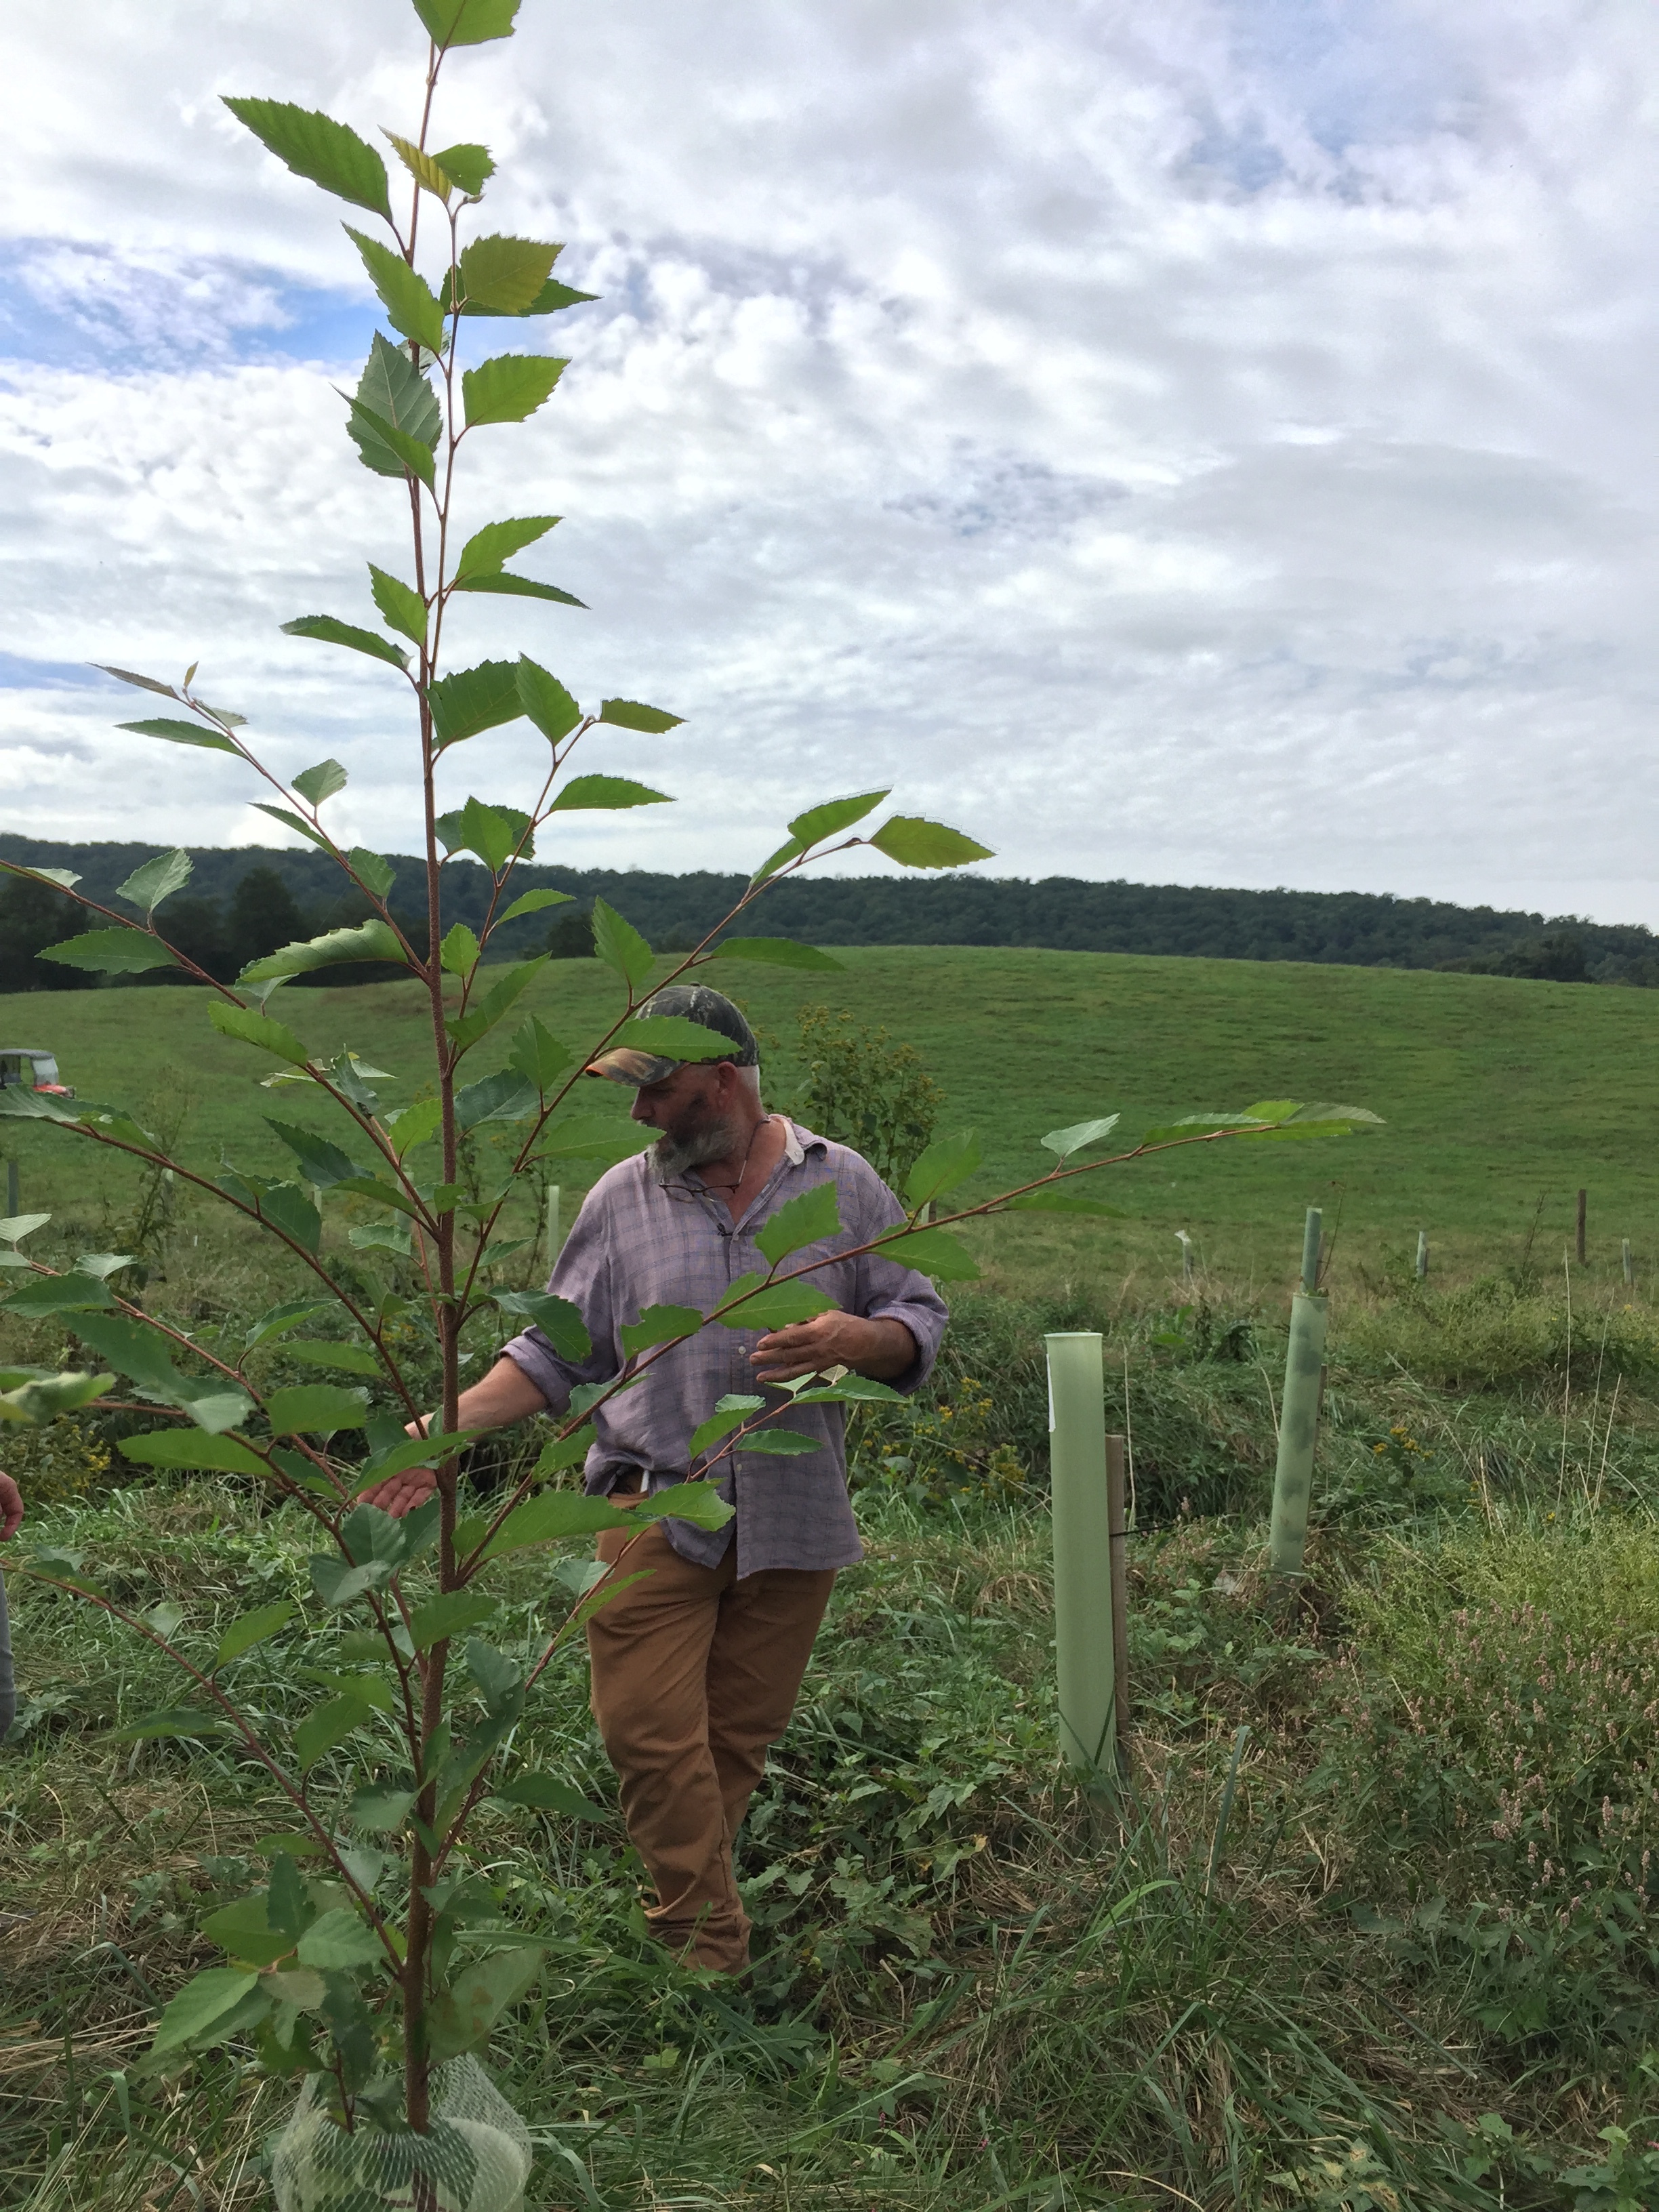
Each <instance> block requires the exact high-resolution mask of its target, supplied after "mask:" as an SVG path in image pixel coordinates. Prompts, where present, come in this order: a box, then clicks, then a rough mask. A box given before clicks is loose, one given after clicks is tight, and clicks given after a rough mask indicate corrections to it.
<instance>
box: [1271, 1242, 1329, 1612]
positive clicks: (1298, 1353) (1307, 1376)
mask: <svg viewBox="0 0 1659 2212" xmlns="http://www.w3.org/2000/svg"><path fill="white" fill-rule="evenodd" d="M1319 1226H1320V1212H1319V1209H1318V1207H1317V1206H1310V1207H1309V1209H1308V1222H1307V1231H1306V1234H1305V1236H1304V1239H1303V1248H1302V1288H1301V1289H1300V1290H1299V1291H1297V1293H1296V1296H1295V1297H1293V1298H1292V1299H1291V1340H1290V1343H1289V1346H1287V1348H1286V1351H1285V1395H1284V1397H1283V1399H1282V1401H1280V1405H1279V1460H1278V1464H1277V1465H1276V1466H1275V1468H1274V1469H1273V1521H1272V1523H1271V1526H1270V1528H1269V1532H1268V1538H1267V1548H1268V1554H1269V1557H1270V1559H1271V1560H1272V1564H1273V1572H1274V1574H1276V1575H1299V1574H1300V1573H1301V1571H1302V1557H1303V1553H1304V1551H1305V1550H1306V1548H1307V1542H1308V1504H1309V1500H1310V1498H1311V1496H1312V1494H1313V1464H1314V1445H1315V1443H1316V1440H1317V1437H1318V1434H1319V1398H1320V1390H1321V1386H1322V1381H1323V1376H1324V1365H1325V1322H1326V1316H1327V1314H1328V1310H1329V1306H1328V1300H1327V1299H1326V1297H1324V1295H1323V1294H1322V1292H1321V1291H1318V1290H1316V1288H1315V1283H1316V1280H1317V1276H1316V1273H1315V1271H1316V1269H1317V1267H1318V1264H1319V1260H1318V1255H1319ZM1310 1254H1311V1255H1312V1260H1311V1266H1310Z"/></svg>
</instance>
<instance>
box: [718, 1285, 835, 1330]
mask: <svg viewBox="0 0 1659 2212" xmlns="http://www.w3.org/2000/svg"><path fill="white" fill-rule="evenodd" d="M733 1299H736V1300H738V1304H736V1305H735V1306H732V1310H730V1311H729V1312H725V1313H722V1314H720V1316H718V1319H719V1321H720V1325H721V1327H722V1328H758V1329H773V1328H790V1327H791V1326H792V1325H793V1323H794V1322H798V1321H811V1318H812V1316H813V1315H814V1314H821V1313H828V1312H829V1310H830V1309H831V1307H832V1306H833V1305H834V1304H835V1300H834V1299H833V1298H827V1297H825V1296H824V1294H823V1291H820V1290H817V1289H815V1288H814V1287H813V1285H811V1283H807V1282H795V1283H772V1284H768V1283H767V1281H766V1279H765V1278H764V1277H763V1276H762V1275H739V1276H738V1279H737V1280H736V1281H735V1282H734V1283H732V1284H730V1285H728V1286H727V1289H726V1297H725V1298H724V1299H723V1300H722V1301H721V1303H722V1304H726V1305H729V1304H731V1301H732V1300H733Z"/></svg>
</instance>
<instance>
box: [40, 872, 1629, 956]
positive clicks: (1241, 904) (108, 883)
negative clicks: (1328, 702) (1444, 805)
mask: <svg viewBox="0 0 1659 2212" xmlns="http://www.w3.org/2000/svg"><path fill="white" fill-rule="evenodd" d="M156 849H157V848H155V846H153V845H118V844H96V845H70V844H59V843H48V842H46V841H44V840H40V839H33V838H27V837H21V836H12V835H3V836H0V857H3V858H5V859H7V860H20V861H22V862H23V863H24V864H25V865H27V866H34V867H52V868H72V869H74V870H75V871H76V873H77V874H79V875H80V876H81V877H82V879H83V888H84V889H85V890H87V891H88V893H89V894H90V895H91V896H93V897H94V898H97V899H100V900H102V901H103V902H105V903H106V904H115V903H116V901H115V896H114V894H115V887H116V885H117V884H120V883H122V882H124V881H125V879H126V878H127V877H128V876H129V875H131V872H132V871H133V870H134V869H135V868H136V867H137V866H139V865H140V863H141V862H142V861H143V860H148V859H149V856H150V854H152V853H154V852H155V850H156ZM191 857H192V859H193V860H195V863H196V872H195V875H194V877H193V878H192V880H191V884H190V886H189V889H188V890H187V891H185V892H184V893H181V894H180V895H179V896H177V897H176V898H173V899H171V900H169V901H168V902H167V908H166V909H165V913H166V916H167V927H168V929H169V933H171V934H172V935H173V938H174V939H175V941H177V942H178V943H179V944H180V945H182V946H183V947H184V948H185V950H186V951H189V952H190V953H191V957H193V958H196V959H197V960H199V961H200V962H201V963H202V965H203V966H204V967H205V968H206V969H208V970H209V972H210V974H213V975H223V976H227V977H228V976H231V975H235V974H236V973H237V972H238V970H239V969H240V968H241V967H242V966H243V965H244V964H245V963H246V962H247V961H248V960H251V959H256V958H258V957H259V956H260V954H262V953H264V952H267V951H273V950H274V949H275V947H276V945H285V944H288V943H289V941H290V940H291V939H294V938H296V937H305V936H312V935H315V934H317V933H319V932H320V931H322V930H325V929H334V928H339V927H343V925H345V924H347V923H349V922H352V921H359V920H361V919H362V909H361V908H354V907H352V906H351V904H350V902H349V901H343V900H341V899H340V898H339V896H337V884H338V881H339V878H338V876H337V873H336V872H335V871H334V870H333V869H332V868H331V864H330V863H329V861H328V860H327V859H326V858H325V855H324V854H320V853H313V852H298V853H290V852H273V851H271V850H270V849H269V848H261V847H257V846H255V847H240V848H204V849H201V850H198V851H197V852H195V853H193V854H192V855H191ZM393 866H394V871H395V874H394V881H393V884H392V905H393V908H394V909H395V910H396V911H397V912H398V915H400V916H401V917H403V918H404V920H405V921H406V923H407V924H408V925H409V926H410V927H413V928H421V927H423V926H424V923H423V917H424V915H425V912H426V876H425V870H424V867H423V866H422V863H421V862H420V861H418V860H413V859H409V858H399V859H397V860H395V861H394V863H393ZM743 881H744V879H743V878H742V877H740V876H726V875H712V874H706V873H705V874H690V875H683V876H670V875H652V874H647V873H646V872H642V871H635V872H627V873H624V872H619V871H617V870H613V869H599V868H594V869H585V870H582V869H574V868H562V867H538V866H533V865H532V866H528V867H526V869H525V870H524V872H523V884H522V887H523V888H525V889H529V888H530V887H532V885H547V886H550V887H551V888H553V889H555V890H563V891H568V893H569V894H570V895H571V897H572V899H573V901H574V905H573V906H572V907H571V908H560V909H557V910H556V912H555V914H554V915H553V917H552V920H551V924H549V920H548V917H547V916H546V915H537V916H535V917H533V918H526V920H525V921H521V922H516V923H513V925H511V927H509V928H507V929H506V930H503V931H502V932H501V933H500V935H499V936H498V937H497V938H496V939H494V941H493V945H492V950H493V951H494V952H495V954H496V955H497V957H502V958H507V957H513V958H522V957H525V956H526V954H527V953H531V952H534V951H541V950H542V949H543V948H544V947H545V948H546V949H548V950H550V951H554V952H556V953H559V954H563V955H566V956H576V955H580V954H585V953H587V952H589V951H591V950H592V938H591V933H590V929H589V924H588V920H587V916H588V914H589V912H590V911H591V909H592V902H593V901H594V899H595V898H596V897H598V898H603V899H605V900H606V901H608V902H609V903H610V904H611V905H612V906H614V907H616V908H617V909H618V911H619V912H621V913H622V914H624V915H627V917H628V919H629V921H631V922H632V923H633V924H634V926H635V928H636V929H638V930H639V931H640V932H641V934H642V935H643V936H644V937H645V938H646V939H647V941H648V942H649V943H650V944H652V945H655V946H656V947H657V948H658V949H659V951H679V950H684V948H685V947H687V946H689V945H693V944H696V942H697V941H698V939H700V938H702V936H703V935H704V934H706V933H707V932H708V930H710V929H712V928H713V927H715V926H716V925H717V924H718V922H719V921H720V918H721V916H722V915H725V914H726V912H728V911H729V909H730V908H731V906H732V902H734V900H736V898H737V897H738V896H739V894H740V893H741V891H742V889H743ZM442 896H443V919H444V923H445V926H446V927H448V925H449V924H450V923H452V922H455V921H465V922H467V923H469V924H470V925H471V926H472V927H475V928H476V927H477V925H478V923H479V921H481V920H482V919H483V913H484V908H485V905H486V902H487V900H488V898H489V878H488V876H487V875H486V873H485V872H484V871H483V868H481V867H480V866H477V863H476V862H474V861H471V860H457V861H452V862H450V863H448V864H447V866H446V867H445V869H444V875H443V892H442ZM762 915H763V920H761V921H756V922H750V923H747V924H745V925H744V927H750V928H754V927H761V928H764V929H766V930H769V931H772V932H775V933H777V934H779V935H783V936H791V937H801V938H805V939H809V940H811V941H814V942H817V943H819V944H825V945H1010V946H1013V945H1030V946H1033V947H1044V948H1048V949H1049V950H1053V951H1070V952H1145V953H1174V954H1177V955H1182V956H1186V957H1194V958H1206V959H1216V960H1310V961H1317V962H1326V963H1331V962H1334V963H1342V964H1346V965H1349V966H1353V967H1360V968H1440V969H1461V970H1463V971H1465V972H1468V973H1471V974H1476V975H1512V976H1519V977H1532V978H1536V979H1541V980H1544V981H1552V982H1562V983H1617V984H1625V985H1628V986H1634V987H1638V988H1643V989H1650V988H1652V987H1655V986H1656V985H1659V936H1656V935H1655V934H1654V933H1653V932H1652V931H1650V930H1649V929H1646V928H1644V927H1640V926H1639V925H1637V924H1627V925H1616V926H1614V925H1607V924H1602V923H1597V922H1589V921H1579V920H1577V919H1575V918H1574V917H1571V916H1565V917H1561V916H1557V917H1547V916H1546V915H1541V914H1528V913H1522V912H1504V911H1500V910H1498V908H1492V907H1461V906H1454V905H1451V904H1449V903H1448V902H1444V901H1441V900H1435V899H1407V898H1392V897H1387V896H1379V895H1377V894H1376V893H1373V892H1366V891H1291V890H1271V891H1249V890H1208V889H1202V888H1183V887H1182V886H1180V885H1177V884H1130V883H1122V882H1115V883H1086V882H1084V881H1081V880H1079V879H1078V878H1072V877H1065V876H1050V877H1046V878H1042V880H1040V881H1036V882H1028V881H1026V880H1024V879H1023V878H1000V879H999V878H990V877H974V876H962V877H947V878H941V879H940V880H939V881H937V882H933V883H918V882H914V881H910V882H906V881H902V880H899V879H897V878H884V877H839V878H829V879H826V880H821V881H818V882H810V881H801V882H797V883H788V884H781V885H780V886H779V887H778V889H777V890H775V891H774V892H771V893H769V895H768V897H767V899H766V901H765V902H764V905H763V908H762ZM79 926H80V925H79V924H78V922H77V921H76V917H75V915H74V912H73V910H72V909H71V908H70V905H69V902H67V901H66V900H64V899H62V898H60V897H59V896H58V895H57V894H56V893H55V892H52V891H51V890H46V889H44V888H43V887H41V886H40V885H37V884H20V883H19V882H18V881H17V879H16V878H8V879H7V880H6V883H5V884H4V885H3V886H0V991H27V990H64V989H66V988H69V987H72V986H74V985H75V984H76V983H80V982H83V981H88V980H89V979H88V978H85V977H83V976H82V975H80V974H79V972H78V971H77V970H76V969H70V968H64V967H62V966H59V965H58V964H57V963H53V962H51V961H42V960H40V958H39V957H38V955H39V952H40V948H41V946H43V945H50V944H52V943H55V942H56V941H57V940H58V939H59V938H62V937H66V936H70V935H71V934H73V933H74V932H75V930H76V928H77V927H79ZM386 972H387V971H386V969H384V968H379V969H375V968H363V969H328V970H325V971H324V973H323V974H322V975H320V976H319V978H318V979H317V980H318V981H321V982H325V983H327V984H329V985H337V984H340V983H343V982H347V981H354V980H365V981H367V980H371V979H373V978H374V977H376V976H384V975H386ZM137 980H139V981H143V982H146V983H148V982H151V981H155V980H156V977H155V972H154V971H152V972H151V973H150V974H149V975H144V976H142V977H140V978H138V979H137Z"/></svg>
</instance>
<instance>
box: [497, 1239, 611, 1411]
mask: <svg viewBox="0 0 1659 2212" xmlns="http://www.w3.org/2000/svg"><path fill="white" fill-rule="evenodd" d="M547 1287H548V1289H549V1290H550V1291H551V1292H552V1293H553V1295H554V1297H560V1298H568V1300H569V1301H570V1304H572V1305H573V1306H574V1307H575V1309H576V1310H577V1311H578V1313H580V1316H581V1317H582V1320H583V1322H585V1323H586V1328H587V1334H588V1335H589V1337H590V1338H591V1339H592V1346H593V1349H592V1352H590V1353H589V1354H588V1356H587V1358H586V1359H567V1358H565V1357H564V1355H563V1354H562V1352H557V1351H556V1350H555V1349H554V1347H553V1346H552V1345H551V1344H550V1342H549V1340H548V1339H547V1338H546V1337H545V1336H544V1335H543V1334H542V1332H541V1330H540V1329H538V1328H534V1327H533V1326H532V1328H527V1329H526V1330H525V1331H524V1333H523V1334H522V1335H520V1336H515V1337H513V1339H512V1340H511V1341H510V1342H509V1343H507V1344H504V1345H503V1346H501V1352H502V1355H503V1357H504V1358H507V1359H510V1360H511V1361H512V1362H513V1365H514V1366H515V1367H517V1368H519V1369H520V1370H522V1371H523V1373H524V1374H526V1376H528V1377H529V1378H530V1380H531V1381H532V1383H534V1384H535V1386H536V1388H537V1389H538V1390H539V1391H540V1392H541V1394H542V1395H543V1397H544V1398H545V1399H546V1401H547V1404H548V1410H549V1412H550V1413H564V1412H565V1411H566V1410H567V1408H568V1406H569V1404H570V1394H571V1392H572V1391H573V1390H574V1389H575V1388H576V1385H577V1384H578V1383H605V1382H608V1381H609V1380H610V1379H611V1376H613V1375H615V1374H616V1373H617V1370H618V1367H619V1365H620V1364H621V1363H620V1361H619V1360H618V1358H617V1332H616V1326H615V1318H614V1315H613V1311H612V1305H613V1301H612V1297H611V1256H610V1239H609V1237H607V1235H606V1233H605V1220H604V1215H603V1212H602V1210H601V1208H600V1207H599V1206H592V1205H586V1206H583V1207H582V1209H581V1211H580V1212H579V1213H578V1214H577V1216H576V1218H575V1220H574V1222H573V1223H572V1224H571V1226H570V1234H569V1236H568V1237H566V1239H565V1241H564V1245H563V1248H562V1250H561V1251H560V1253H559V1256H558V1258H557V1260H556V1261H555V1263H554V1267H553V1275H552V1279H551V1280H550V1282H549V1284H548V1285H547Z"/></svg>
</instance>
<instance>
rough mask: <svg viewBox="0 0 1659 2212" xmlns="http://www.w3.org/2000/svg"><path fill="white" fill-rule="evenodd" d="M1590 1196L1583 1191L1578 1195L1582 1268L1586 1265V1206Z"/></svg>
mask: <svg viewBox="0 0 1659 2212" xmlns="http://www.w3.org/2000/svg"><path fill="white" fill-rule="evenodd" d="M1588 1198H1589V1192H1588V1191H1587V1190H1581V1191H1580V1192H1579V1194H1578V1264H1579V1266H1580V1267H1583V1264H1584V1206H1585V1201H1586V1200H1587V1199H1588Z"/></svg>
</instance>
